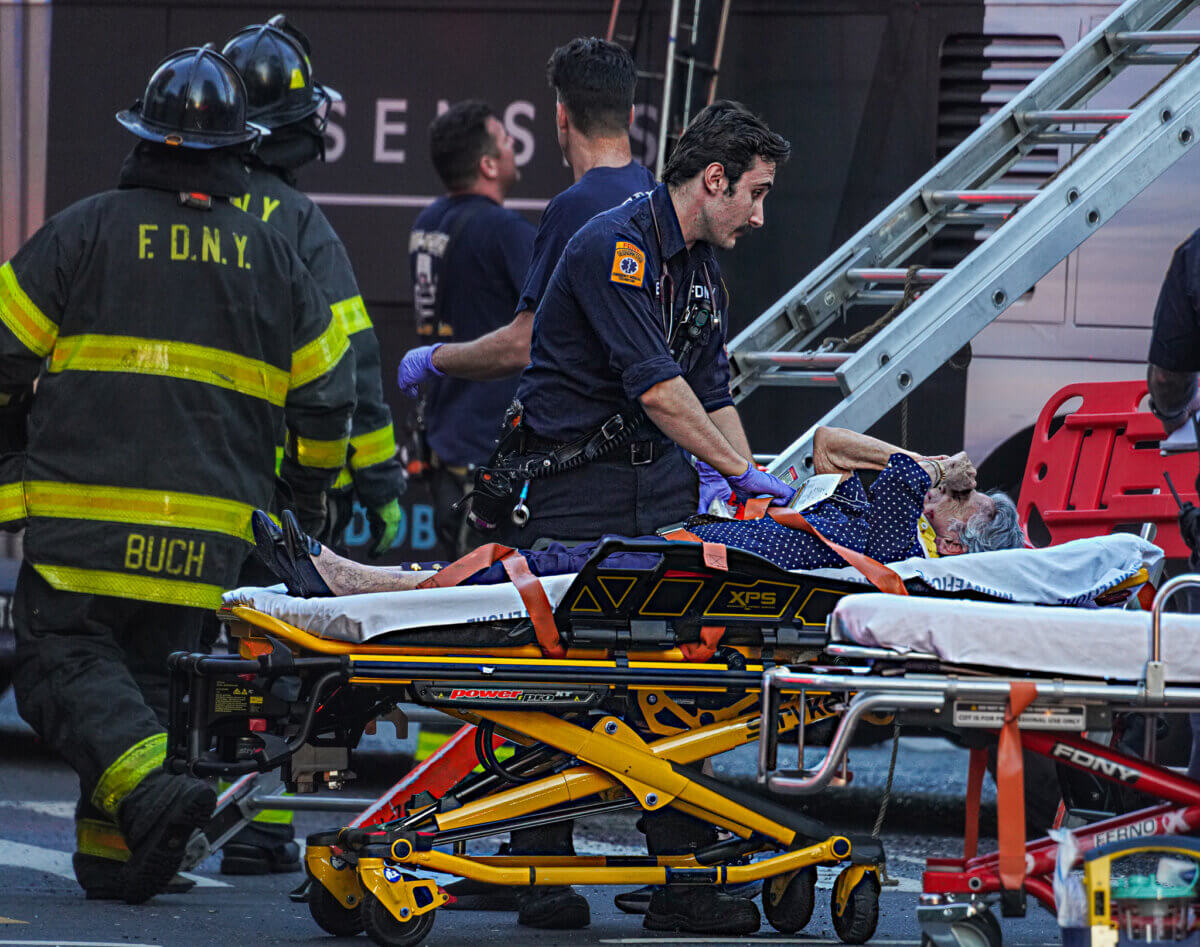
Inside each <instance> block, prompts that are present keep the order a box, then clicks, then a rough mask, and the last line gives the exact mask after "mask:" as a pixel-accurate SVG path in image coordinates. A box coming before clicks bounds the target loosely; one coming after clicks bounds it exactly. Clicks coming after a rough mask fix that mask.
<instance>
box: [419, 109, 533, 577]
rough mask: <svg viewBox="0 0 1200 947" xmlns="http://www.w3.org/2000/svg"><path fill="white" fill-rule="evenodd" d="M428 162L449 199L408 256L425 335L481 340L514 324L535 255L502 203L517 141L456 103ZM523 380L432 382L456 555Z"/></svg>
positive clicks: (441, 530)
mask: <svg viewBox="0 0 1200 947" xmlns="http://www.w3.org/2000/svg"><path fill="white" fill-rule="evenodd" d="M429 137H430V154H431V157H432V160H433V165H434V168H435V169H436V170H437V173H438V177H440V178H441V179H442V183H443V184H444V185H445V187H446V192H447V193H446V195H445V196H444V197H440V198H438V199H437V200H436V201H434V202H433V203H432V204H431V205H430V206H429V207H427V208H425V210H423V211H422V212H421V214H420V215H419V216H418V217H417V220H416V222H415V224H414V225H413V230H412V234H411V235H410V237H409V246H408V256H409V266H410V272H411V276H412V285H413V300H414V304H415V308H416V313H417V328H418V332H420V333H422V334H427V335H430V336H432V337H435V338H437V337H442V338H445V339H452V338H459V339H468V340H469V339H474V338H477V337H479V336H481V335H484V334H485V333H487V332H490V331H492V330H493V329H495V328H496V327H498V326H501V325H504V324H505V323H507V322H508V320H509V318H510V317H511V315H512V311H513V305H514V303H515V301H516V299H517V296H518V294H519V293H520V291H521V285H522V281H523V280H524V277H525V271H526V269H527V268H528V266H529V257H530V253H531V251H532V249H533V236H534V227H533V224H531V223H529V221H527V220H526V219H525V218H524V217H522V216H521V215H520V214H518V213H517V212H516V211H512V210H506V209H505V208H504V207H503V206H502V205H503V202H504V198H505V196H506V195H507V194H508V191H509V189H510V188H511V187H512V185H513V184H514V183H515V182H516V181H517V179H518V177H519V173H518V171H517V166H516V162H515V160H514V156H513V141H512V136H511V135H509V133H508V132H507V131H506V130H505V128H504V125H503V124H502V123H501V122H500V120H499V119H498V118H497V117H496V115H495V114H494V113H493V112H492V110H491V108H489V107H488V106H487V105H485V104H484V103H483V102H475V101H467V102H459V103H457V104H455V105H452V106H451V107H450V108H449V109H447V110H446V111H445V112H444V113H442V114H441V115H439V116H438V117H437V118H436V119H435V120H434V121H433V124H432V125H431V126H430V136H429ZM516 387H517V380H516V379H515V378H508V379H504V378H501V379H497V380H494V381H488V382H470V381H462V380H460V379H457V378H440V377H439V378H433V379H431V380H430V382H429V385H428V387H427V389H426V402H425V423H426V428H427V431H428V438H429V447H430V450H431V452H432V457H431V461H432V468H433V469H432V479H431V489H432V492H433V499H434V506H435V510H436V521H435V522H436V526H437V531H438V535H439V537H440V538H441V539H442V541H443V543H444V544H446V545H447V546H448V547H449V548H451V549H455V550H456V554H457V555H461V554H462V553H463V552H465V551H466V549H467V548H468V544H469V545H472V546H473V545H475V543H474V542H472V541H471V539H472V537H470V536H469V535H468V528H467V525H466V518H465V515H464V514H463V513H456V512H454V510H453V506H454V504H455V503H457V502H458V501H459V500H461V499H462V497H463V493H464V490H465V487H466V486H467V485H468V484H469V481H470V477H469V468H470V467H471V466H472V465H474V464H480V463H483V462H484V461H485V460H487V458H488V455H490V454H491V452H492V447H493V445H494V443H495V440H496V428H497V427H498V425H499V420H500V417H501V416H502V414H503V411H504V406H505V405H507V404H508V403H509V401H511V400H512V397H513V392H514V391H516Z"/></svg>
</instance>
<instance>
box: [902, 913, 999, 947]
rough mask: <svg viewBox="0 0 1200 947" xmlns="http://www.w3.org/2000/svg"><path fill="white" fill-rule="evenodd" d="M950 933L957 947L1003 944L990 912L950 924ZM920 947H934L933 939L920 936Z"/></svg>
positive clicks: (994, 917)
mask: <svg viewBox="0 0 1200 947" xmlns="http://www.w3.org/2000/svg"><path fill="white" fill-rule="evenodd" d="M950 933H951V934H952V935H954V939H955V941H957V942H958V945H959V947H1000V945H1001V943H1002V942H1003V936H1002V935H1001V933H1000V922H999V921H998V920H996V915H994V914H993V913H992V912H991V911H984V912H983V913H982V914H977V915H976V916H975V917H969V918H967V919H966V920H963V921H958V922H956V923H954V924H952V925H951V926H950ZM921 947H934V943H933V938H932V937H930V936H929V935H928V934H922V935H921Z"/></svg>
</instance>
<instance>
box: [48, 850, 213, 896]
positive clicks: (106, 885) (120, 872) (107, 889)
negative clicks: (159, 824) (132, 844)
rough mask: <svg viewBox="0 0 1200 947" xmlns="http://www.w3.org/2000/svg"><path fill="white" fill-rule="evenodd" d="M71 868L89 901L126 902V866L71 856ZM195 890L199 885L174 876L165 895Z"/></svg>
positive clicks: (110, 860)
mask: <svg viewBox="0 0 1200 947" xmlns="http://www.w3.org/2000/svg"><path fill="white" fill-rule="evenodd" d="M71 867H73V868H74V869H75V880H76V881H78V882H79V887H81V888H82V889H83V893H84V895H85V896H86V897H87V899H88V900H89V901H123V900H124V899H125V862H123V861H120V860H118V859H116V858H103V857H102V856H100V855H84V854H83V853H82V852H75V853H74V854H73V855H72V856H71ZM194 887H196V882H194V881H192V879H191V878H185V877H183V875H175V876H174V877H172V878H171V880H170V881H168V882H167V887H166V890H165V891H163V894H185V893H186V892H188V891H191V890H192V889H193V888H194Z"/></svg>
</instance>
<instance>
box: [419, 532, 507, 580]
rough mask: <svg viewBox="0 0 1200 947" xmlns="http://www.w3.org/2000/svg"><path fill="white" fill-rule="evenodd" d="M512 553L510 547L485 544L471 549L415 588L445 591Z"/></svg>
mask: <svg viewBox="0 0 1200 947" xmlns="http://www.w3.org/2000/svg"><path fill="white" fill-rule="evenodd" d="M512 551H513V548H512V546H501V545H500V544H499V543H487V544H486V545H484V546H478V547H476V548H475V549H472V550H471V551H470V552H469V553H467V554H466V555H465V556H463V557H462V558H461V559H456V560H454V562H452V563H450V565H448V566H446V567H445V568H444V569H439V570H438V571H437V572H435V573H434V574H433V575H431V576H430V577H429V578H428V579H426V580H425V581H424V582H422V583H421V584H420V585H418V586H417V588H419V589H447V588H450V587H451V586H454V585H458V584H459V583H460V582H462V581H463V580H464V579H469V578H470V577H471V576H473V575H474V574H475V573H476V572H478V571H479V570H480V569H486V568H487V567H488V566H490V565H491V564H492V563H493V562H495V561H496V560H497V559H503V558H504V557H505V556H507V555H508V554H509V553H510V552H512Z"/></svg>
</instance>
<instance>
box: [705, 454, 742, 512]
mask: <svg viewBox="0 0 1200 947" xmlns="http://www.w3.org/2000/svg"><path fill="white" fill-rule="evenodd" d="M696 473H697V474H699V476H700V506H699V508H698V509H697V511H696V512H698V513H708V512H711V510H712V505H713V503H714V502H717V501H720V502H721V503H728V502H729V495H730V494H731V493H732V492H733V490H732V489H731V488H730V486H729V481H728V480H726V479H725V478H724V477H722V476H721V475H720V474H719V473H717V472H716V471H715V470H713V469H712V467H710V466H708V464H706V463H705V462H704V461H702V460H700V459H699V458H697V460H696ZM721 512H722V513H723V512H724V511H721Z"/></svg>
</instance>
